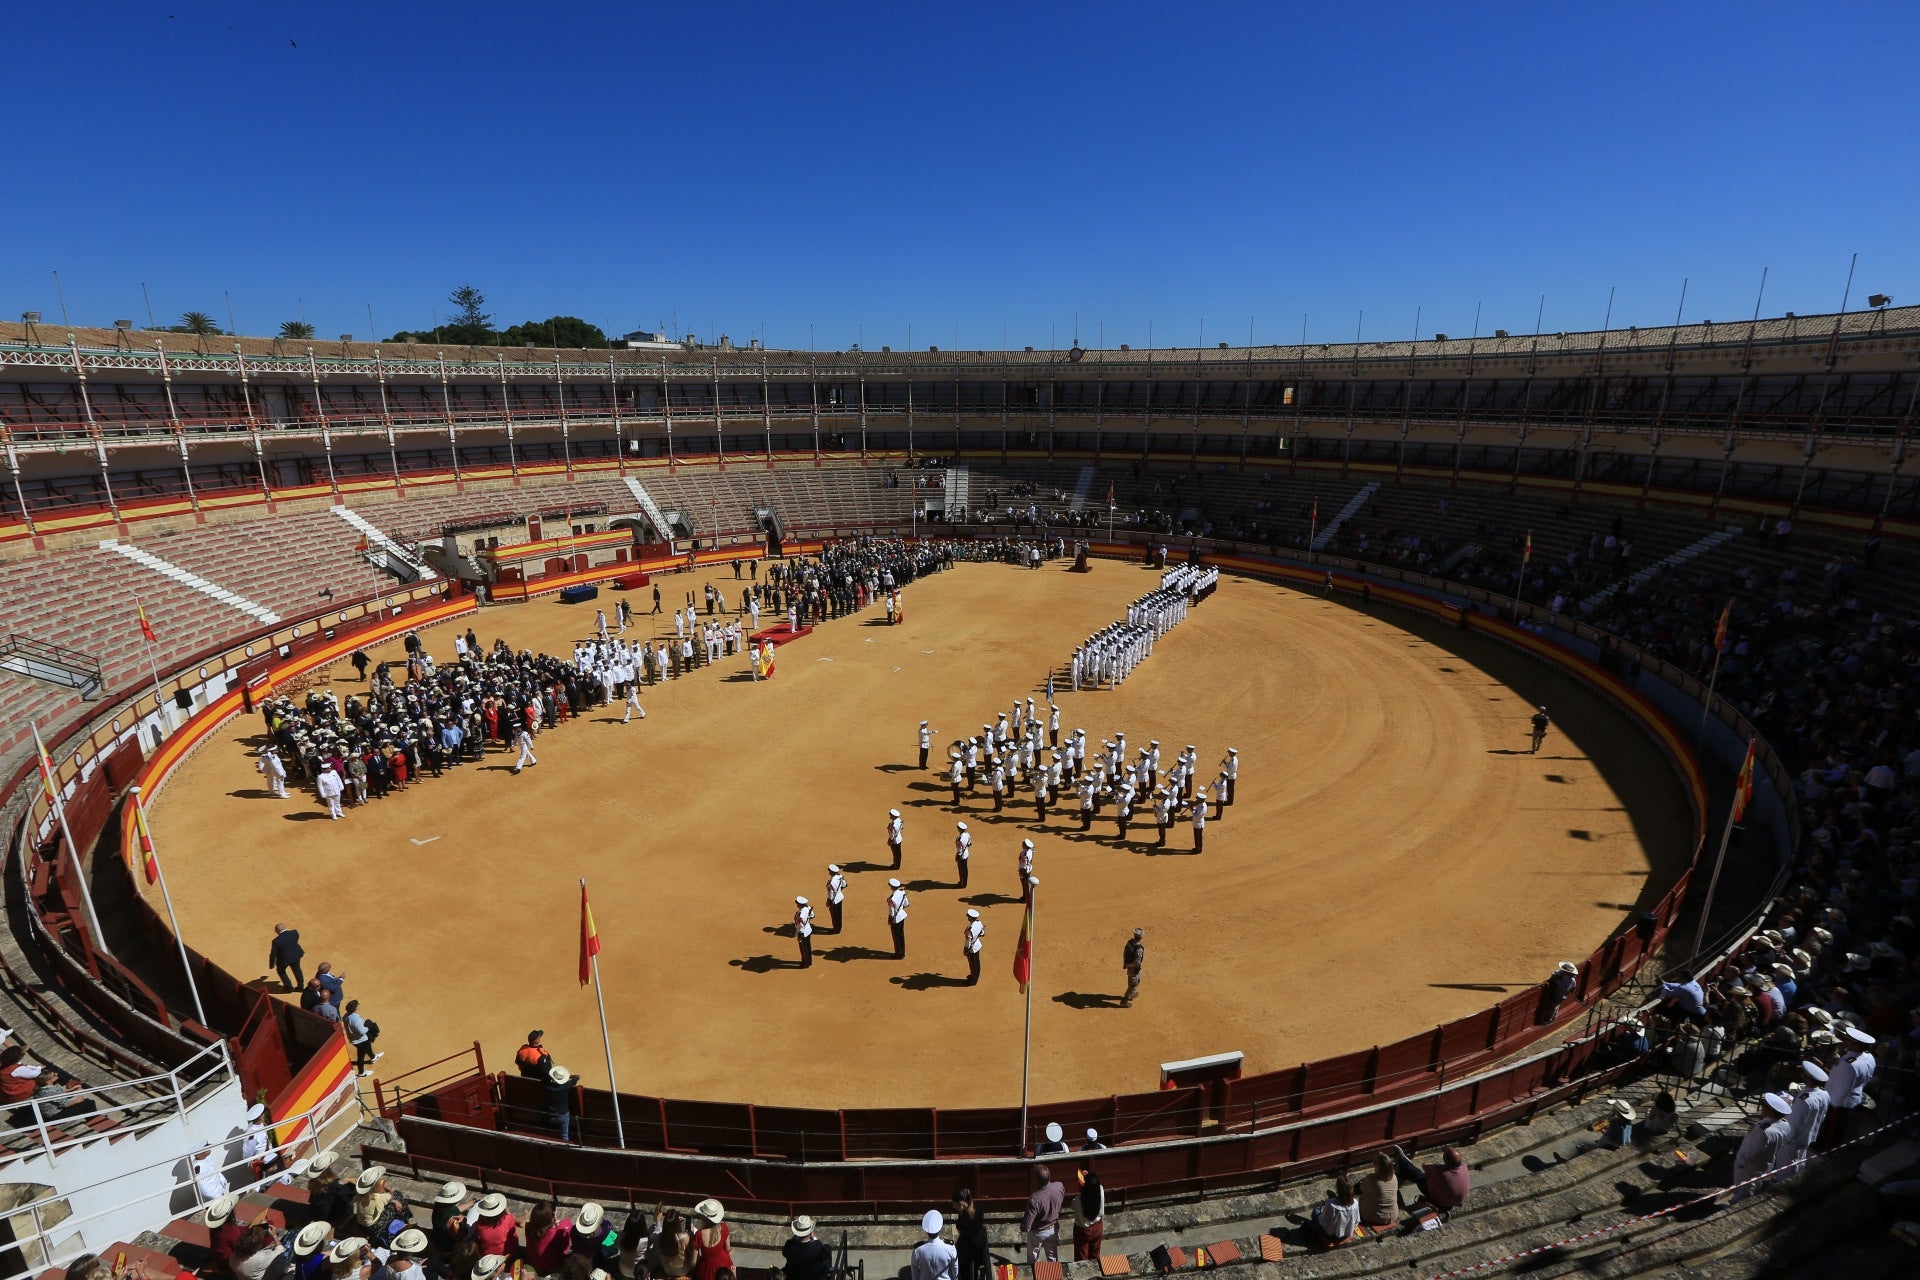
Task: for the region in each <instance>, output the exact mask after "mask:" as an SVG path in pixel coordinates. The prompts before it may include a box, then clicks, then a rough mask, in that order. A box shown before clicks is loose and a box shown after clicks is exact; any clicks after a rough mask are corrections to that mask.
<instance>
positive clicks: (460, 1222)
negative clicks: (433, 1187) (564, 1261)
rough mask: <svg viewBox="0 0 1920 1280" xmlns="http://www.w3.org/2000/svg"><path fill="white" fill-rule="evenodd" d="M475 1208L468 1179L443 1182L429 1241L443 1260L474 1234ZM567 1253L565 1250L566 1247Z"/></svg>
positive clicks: (436, 1201)
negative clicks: (471, 1218)
mask: <svg viewBox="0 0 1920 1280" xmlns="http://www.w3.org/2000/svg"><path fill="white" fill-rule="evenodd" d="M472 1207H473V1201H472V1200H471V1199H469V1198H468V1196H467V1184H466V1183H464V1182H443V1183H441V1184H440V1190H439V1191H438V1192H437V1193H436V1194H435V1195H434V1197H433V1210H432V1214H431V1216H430V1217H429V1219H428V1223H427V1225H428V1228H429V1238H428V1243H430V1244H431V1245H432V1246H433V1251H434V1253H435V1254H436V1255H438V1256H439V1257H440V1258H441V1259H442V1260H443V1261H444V1260H445V1259H447V1258H450V1257H452V1256H453V1252H454V1250H456V1249H458V1248H459V1247H460V1243H461V1242H462V1241H463V1240H465V1239H467V1237H468V1236H470V1235H472V1234H473V1231H472V1228H471V1227H470V1226H468V1224H467V1210H469V1209H471V1208H472ZM562 1252H563V1253H564V1252H565V1250H564V1249H563V1250H562Z"/></svg>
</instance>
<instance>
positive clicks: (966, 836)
mask: <svg viewBox="0 0 1920 1280" xmlns="http://www.w3.org/2000/svg"><path fill="white" fill-rule="evenodd" d="M953 826H954V835H953V866H954V870H955V873H956V874H955V876H954V886H955V887H956V888H960V889H964V888H966V887H967V863H968V860H969V859H970V858H971V856H972V854H973V832H971V831H969V830H967V824H966V823H964V822H956V823H954V824H953Z"/></svg>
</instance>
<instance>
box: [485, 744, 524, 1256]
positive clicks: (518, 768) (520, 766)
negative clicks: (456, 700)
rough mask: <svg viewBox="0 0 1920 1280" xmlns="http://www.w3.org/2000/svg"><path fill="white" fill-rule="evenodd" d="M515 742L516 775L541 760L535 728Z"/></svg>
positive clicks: (514, 768)
mask: <svg viewBox="0 0 1920 1280" xmlns="http://www.w3.org/2000/svg"><path fill="white" fill-rule="evenodd" d="M513 744H514V745H515V746H516V747H519V748H520V758H519V760H517V761H515V762H514V766H513V772H514V774H515V775H518V774H519V772H520V771H521V770H522V769H524V768H526V767H527V766H528V765H530V764H539V763H540V761H539V760H537V759H535V758H534V754H533V730H532V729H531V728H529V727H528V726H527V725H526V724H524V723H522V724H521V726H520V731H519V732H518V733H516V734H514V736H513ZM481 1262H482V1263H483V1264H484V1263H485V1262H486V1259H485V1258H482V1259H481ZM474 1271H475V1274H478V1272H479V1268H478V1267H476V1268H474Z"/></svg>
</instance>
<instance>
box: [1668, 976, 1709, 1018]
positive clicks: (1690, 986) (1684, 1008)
mask: <svg viewBox="0 0 1920 1280" xmlns="http://www.w3.org/2000/svg"><path fill="white" fill-rule="evenodd" d="M1660 1010H1661V1011H1662V1012H1663V1013H1669V1014H1672V1015H1673V1016H1675V1017H1681V1018H1686V1019H1688V1020H1689V1021H1693V1022H1700V1021H1703V1020H1704V1019H1705V1018H1706V1016H1707V997H1706V993H1705V992H1704V991H1702V990H1701V989H1700V984H1699V982H1698V981H1696V980H1695V979H1693V978H1687V979H1686V980H1685V981H1684V982H1663V983H1661V984H1660Z"/></svg>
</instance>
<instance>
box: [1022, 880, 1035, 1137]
mask: <svg viewBox="0 0 1920 1280" xmlns="http://www.w3.org/2000/svg"><path fill="white" fill-rule="evenodd" d="M1039 888H1040V881H1039V880H1038V879H1037V878H1036V877H1034V876H1028V877H1027V1030H1026V1039H1025V1044H1024V1047H1023V1048H1022V1049H1021V1053H1020V1152H1021V1154H1022V1155H1024V1154H1026V1150H1027V1086H1028V1084H1029V1082H1030V1081H1031V1080H1032V1079H1033V951H1034V947H1033V935H1034V934H1035V933H1036V932H1037V930H1035V929H1034V927H1033V922H1034V920H1035V919H1036V918H1037V917H1038V915H1039V908H1040V894H1039V892H1038V890H1039Z"/></svg>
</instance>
